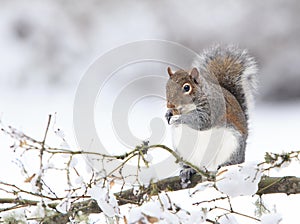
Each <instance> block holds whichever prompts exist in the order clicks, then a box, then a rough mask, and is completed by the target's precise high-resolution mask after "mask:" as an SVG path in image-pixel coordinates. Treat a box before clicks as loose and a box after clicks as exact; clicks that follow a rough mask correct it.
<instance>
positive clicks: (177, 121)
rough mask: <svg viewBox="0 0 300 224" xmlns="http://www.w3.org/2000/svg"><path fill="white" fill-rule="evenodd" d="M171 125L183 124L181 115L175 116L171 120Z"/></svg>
mask: <svg viewBox="0 0 300 224" xmlns="http://www.w3.org/2000/svg"><path fill="white" fill-rule="evenodd" d="M169 124H171V125H178V124H181V120H180V115H173V116H172V117H171V118H170V120H169Z"/></svg>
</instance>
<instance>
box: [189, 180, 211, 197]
mask: <svg viewBox="0 0 300 224" xmlns="http://www.w3.org/2000/svg"><path fill="white" fill-rule="evenodd" d="M213 186H214V183H213V182H203V183H199V184H197V185H196V186H195V187H194V188H193V189H191V190H190V195H193V194H195V193H197V192H199V191H204V190H205V189H207V188H210V187H213Z"/></svg>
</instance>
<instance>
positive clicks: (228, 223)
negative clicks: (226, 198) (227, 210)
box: [218, 214, 239, 224]
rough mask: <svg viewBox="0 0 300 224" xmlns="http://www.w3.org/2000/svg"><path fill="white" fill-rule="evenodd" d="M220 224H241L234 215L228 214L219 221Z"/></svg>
mask: <svg viewBox="0 0 300 224" xmlns="http://www.w3.org/2000/svg"><path fill="white" fill-rule="evenodd" d="M218 223H220V224H239V223H238V222H237V221H236V219H235V217H234V215H233V214H226V215H223V216H222V217H221V218H220V219H219V222H218Z"/></svg>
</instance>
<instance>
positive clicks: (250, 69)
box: [193, 45, 257, 117]
mask: <svg viewBox="0 0 300 224" xmlns="http://www.w3.org/2000/svg"><path fill="white" fill-rule="evenodd" d="M193 66H195V67H197V68H198V69H199V71H200V74H201V73H202V74H206V75H209V76H214V77H216V79H217V80H218V82H219V84H220V85H221V86H222V87H223V88H225V89H227V90H228V91H229V92H230V93H231V94H232V95H234V96H235V98H236V99H237V101H238V102H239V104H240V105H241V107H242V109H243V111H244V112H245V114H246V116H247V117H248V111H249V109H250V108H251V107H252V106H253V102H254V101H253V98H254V94H255V90H256V86H257V65H256V61H255V60H254V58H253V57H251V56H250V55H249V54H248V51H247V50H242V49H239V48H237V47H236V46H233V45H230V46H226V47H220V46H219V45H216V46H214V47H212V48H209V49H207V50H205V51H204V52H203V53H202V54H201V55H199V57H198V58H197V59H196V60H195V61H194V63H193Z"/></svg>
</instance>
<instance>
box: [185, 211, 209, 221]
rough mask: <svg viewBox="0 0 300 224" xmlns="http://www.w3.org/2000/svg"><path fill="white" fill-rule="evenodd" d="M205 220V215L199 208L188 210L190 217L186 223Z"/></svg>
mask: <svg viewBox="0 0 300 224" xmlns="http://www.w3.org/2000/svg"><path fill="white" fill-rule="evenodd" d="M205 221H206V215H205V213H204V212H203V211H201V210H199V209H198V210H194V211H190V217H189V220H188V222H187V224H194V223H204V222H205Z"/></svg>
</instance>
